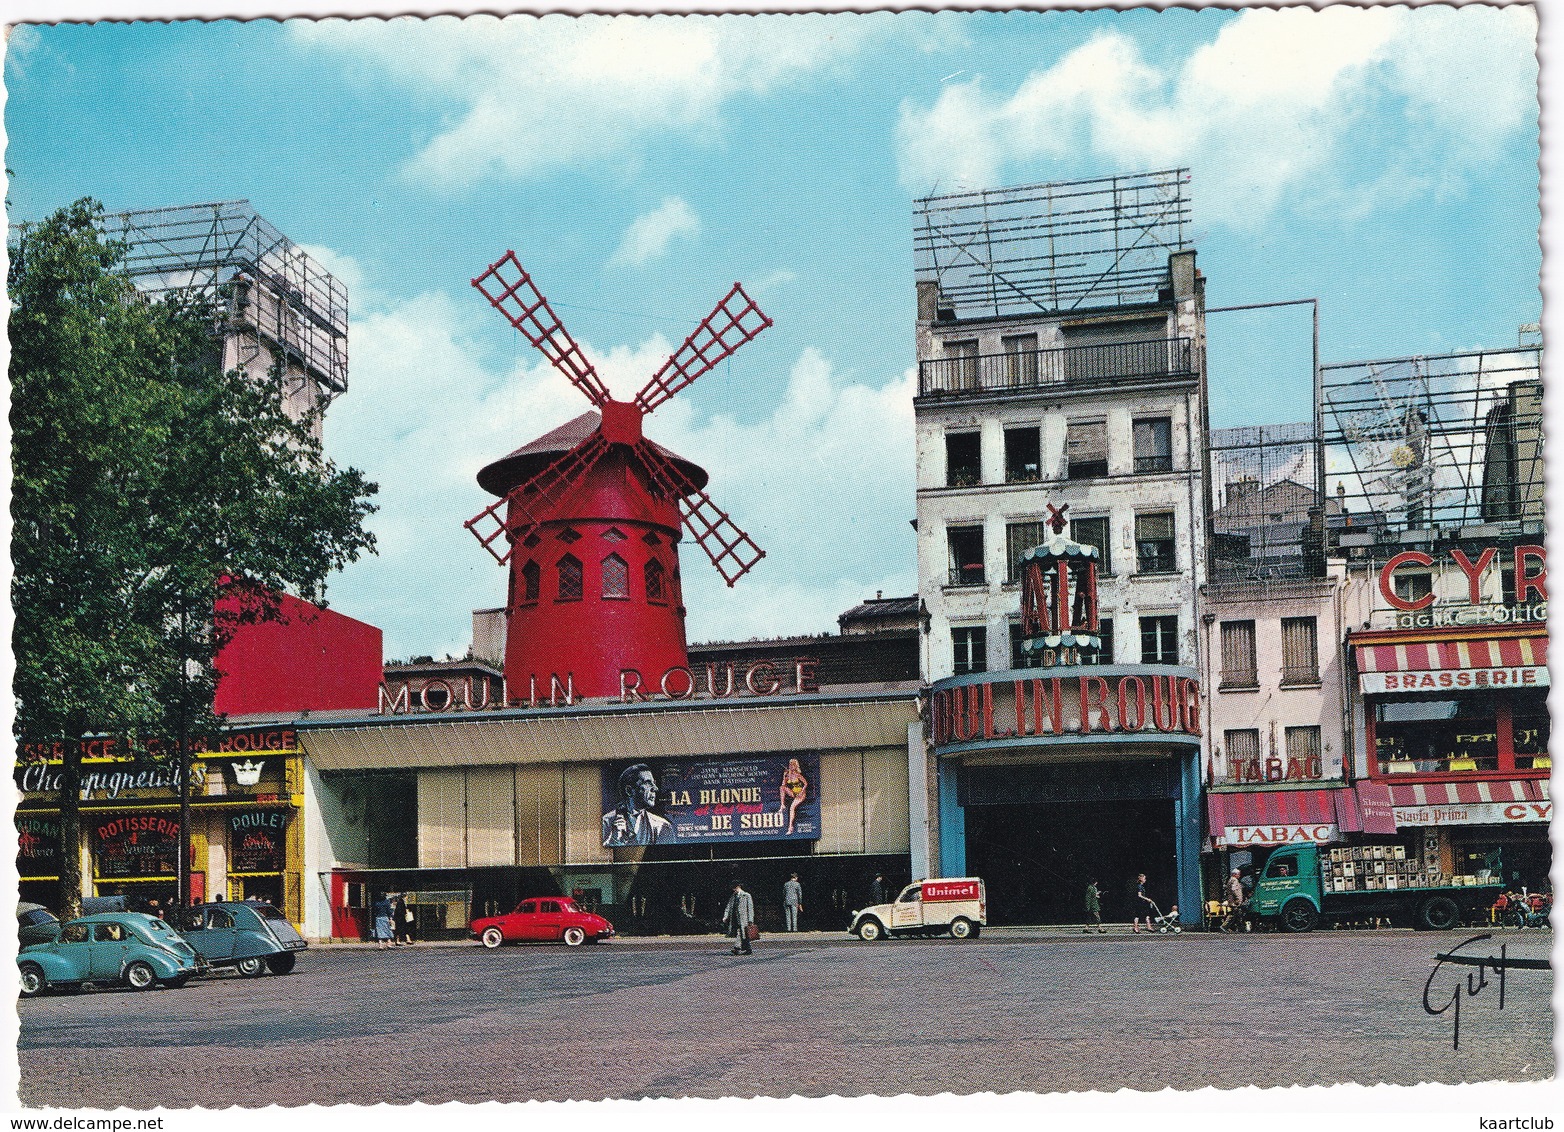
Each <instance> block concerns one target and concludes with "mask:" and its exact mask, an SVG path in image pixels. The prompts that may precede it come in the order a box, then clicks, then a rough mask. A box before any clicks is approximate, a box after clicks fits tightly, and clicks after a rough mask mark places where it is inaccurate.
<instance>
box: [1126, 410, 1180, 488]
mask: <svg viewBox="0 0 1564 1132" xmlns="http://www.w3.org/2000/svg"><path fill="white" fill-rule="evenodd" d="M1133 432H1134V440H1135V471H1136V473H1137V474H1146V473H1150V472H1171V471H1172V470H1173V421H1172V419H1171V418H1169V417H1145V418H1143V419H1141V420H1138V421H1136V422H1135V423H1134V426H1133Z"/></svg>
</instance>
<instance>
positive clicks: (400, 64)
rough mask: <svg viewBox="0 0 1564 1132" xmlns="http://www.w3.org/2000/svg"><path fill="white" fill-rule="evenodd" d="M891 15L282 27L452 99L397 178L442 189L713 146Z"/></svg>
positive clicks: (882, 26) (420, 92)
mask: <svg viewBox="0 0 1564 1132" xmlns="http://www.w3.org/2000/svg"><path fill="white" fill-rule="evenodd" d="M889 15H890V13H879V14H875V15H867V16H856V15H843V16H834V17H829V20H830V22H829V26H828V27H827V26H825V25H824V24H823V23H822V22H821V20H822V18H821V17H813V16H746V17H724V18H711V17H695V16H688V17H665V16H656V17H645V16H620V17H605V16H583V17H567V16H545V17H542V18H539V17H536V16H509V17H505V18H503V19H497V18H495V17H492V16H470V17H467V18H464V19H455V18H452V17H448V16H442V17H436V18H434V19H429V20H425V21H422V23H421V26H420V27H419V29H418V34H417V35H409V34H407V31H408V28H407V26H406V24H407V21H406V20H405V19H396V20H386V21H382V20H353V21H344V20H320V21H290V22H289V23H288V24H287V25H286V26H287V27H288V29H289V31H290V32H291V34H292V35H293V36H294V38H295V40H296V41H297V42H299V43H301V44H303V45H305V46H307V47H310V48H312V49H316V50H319V51H329V52H333V53H335V54H336V55H338V56H339V57H340V58H342V59H344V60H345V61H346V62H348V63H350V64H358V65H361V66H363V67H364V68H365V69H366V70H372V71H373V72H374V73H375V74H377V75H384V76H388V77H390V78H391V79H393V80H395V81H399V82H401V83H403V84H405V85H406V86H407V87H408V88H409V89H410V90H411V91H412V92H413V93H414V94H415V96H416V97H421V98H430V97H436V98H443V99H450V100H454V101H456V102H457V103H458V104H459V105H460V106H461V107H462V109H461V110H460V112H459V113H457V114H456V115H455V120H454V121H453V123H452V124H451V125H450V126H449V127H448V128H445V129H443V130H441V131H440V132H439V133H437V134H436V135H435V136H434V137H432V138H430V139H429V140H428V141H427V142H426V143H424V144H423V147H422V149H421V150H420V151H419V152H418V153H417V154H416V155H415V156H414V157H413V158H412V159H411V160H410V161H409V162H408V163H407V166H406V168H405V172H406V173H407V174H408V175H409V176H410V177H413V178H416V179H419V180H423V181H427V182H428V183H429V184H430V185H432V186H434V187H437V188H451V187H461V186H465V185H469V184H472V183H474V182H476V181H479V180H481V179H484V178H487V177H496V176H503V177H513V178H519V179H525V178H532V177H537V176H541V175H544V174H546V173H550V172H555V171H558V170H562V169H564V170H569V169H578V168H579V167H581V166H582V165H584V164H590V163H594V162H609V161H626V160H628V161H633V160H635V159H636V158H637V157H638V156H639V155H640V153H641V152H642V147H643V146H644V145H645V144H647V142H648V140H649V139H651V138H654V137H656V136H658V135H662V134H667V133H677V134H679V135H681V137H680V139H679V144H690V143H701V142H706V143H710V142H712V141H714V140H716V139H717V138H718V137H720V136H721V131H722V120H721V114H720V112H721V110H722V107H723V105H724V103H725V102H726V101H727V100H728V99H730V98H733V97H735V96H737V95H740V94H745V93H748V94H764V93H766V92H768V91H770V90H772V89H773V88H775V87H778V86H781V85H784V84H787V83H791V82H794V81H797V80H799V79H801V78H803V77H805V76H808V75H813V74H818V73H820V72H822V71H824V70H826V69H828V68H830V67H833V66H836V65H838V64H839V63H841V62H842V61H844V60H846V59H849V58H851V57H853V56H854V55H856V54H857V53H858V52H859V51H860V50H861V49H862V46H863V45H864V44H865V42H867V41H868V40H869V38H870V37H871V36H874V35H878V34H882V33H884V32H889V31H891V30H893V29H896V28H897V27H898V26H899V25H897V24H895V23H894V22H892V21H891V20H889V19H888V18H887V17H888V16H889Z"/></svg>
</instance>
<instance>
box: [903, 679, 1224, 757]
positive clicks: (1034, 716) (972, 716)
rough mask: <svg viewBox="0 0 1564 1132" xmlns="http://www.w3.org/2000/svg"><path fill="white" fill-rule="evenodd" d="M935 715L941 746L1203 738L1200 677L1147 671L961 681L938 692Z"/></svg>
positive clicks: (931, 708)
mask: <svg viewBox="0 0 1564 1132" xmlns="http://www.w3.org/2000/svg"><path fill="white" fill-rule="evenodd" d="M929 717H930V718H929V726H930V732H931V733H932V735H933V740H934V746H935V747H945V746H949V745H950V744H952V743H971V742H981V741H985V740H1002V739H1018V738H1029V737H1040V738H1041V737H1049V736H1055V737H1057V736H1093V735H1102V736H1103V737H1104V738H1109V737H1111V736H1112V735H1115V734H1118V735H1123V734H1127V733H1137V732H1158V733H1162V734H1169V735H1173V734H1178V735H1199V734H1200V733H1201V731H1200V682H1199V681H1198V680H1196V679H1195V678H1194V677H1191V676H1179V675H1174V674H1168V673H1146V674H1143V675H1142V674H1131V675H1110V676H1095V675H1084V674H1083V675H1070V676H1044V677H1034V678H1032V679H1028V680H988V681H982V682H977V683H970V684H955V685H952V686H949V687H944V688H937V689H936V690H935V692H934V694H933V696H932V697H931V698H930V703H929Z"/></svg>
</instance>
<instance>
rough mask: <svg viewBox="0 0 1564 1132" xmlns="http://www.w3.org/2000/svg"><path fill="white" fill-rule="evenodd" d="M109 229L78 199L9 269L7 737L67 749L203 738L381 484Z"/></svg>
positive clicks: (206, 305) (360, 535)
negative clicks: (253, 628) (134, 271)
mask: <svg viewBox="0 0 1564 1132" xmlns="http://www.w3.org/2000/svg"><path fill="white" fill-rule="evenodd" d="M100 220H101V208H100V207H99V206H98V205H97V204H96V203H95V202H92V201H90V200H83V201H78V202H77V203H76V204H74V205H71V206H70V207H68V208H64V209H61V210H60V211H59V212H57V213H55V214H54V215H53V216H50V217H49V218H48V219H46V220H43V221H40V222H37V223H33V224H24V225H22V226H21V227H20V228H19V230H18V231H17V232H16V233H15V234H14V235H13V245H12V247H11V266H10V272H9V277H8V280H7V282H8V285H9V288H10V298H11V303H12V310H11V318H10V339H11V363H10V380H11V430H12V433H11V435H12V497H11V516H12V521H13V528H12V545H11V556H12V563H13V580H12V593H11V596H12V606H13V612H14V616H15V621H14V629H13V635H12V646H13V653H14V656H15V662H16V676H15V691H16V722H15V728H16V732H17V736H18V738H22V739H26V740H27V741H49V740H63V741H65V743H66V750H67V751H68V752H73V753H74V750H75V746H76V744H75V742H74V740H75V739H78V738H80V737H81V736H82V735H84V734H89V733H108V734H115V735H125V736H137V735H141V736H151V735H157V736H160V737H166V736H171V735H173V734H175V729H176V727H177V728H178V730H180V731H183V730H185V728H186V727H188V728H190V733H191V734H197V733H200V731H201V730H203V729H206V728H209V727H210V726H211V725H212V724H214V723H215V722H216V720H215V719H213V718H212V715H211V703H212V691H213V688H214V687H215V681H216V677H217V673H216V671H215V668H214V659H215V657H216V655H217V653H218V652H219V651H220V650H221V648H222V646H223V645H224V644H225V643H226V641H227V639H228V638H229V637H230V636H231V635H232V632H233V631H234V629H235V628H236V627H237V626H238V625H239V624H241V623H243V622H245V621H253V620H258V619H264V618H268V617H271V616H274V615H275V610H276V595H277V594H278V593H280V592H283V591H291V592H293V593H295V594H297V595H298V596H300V597H302V598H305V599H306V600H310V601H317V602H318V601H319V600H320V599H321V597H322V595H323V593H324V587H325V583H326V580H327V578H328V577H329V576H330V575H331V574H332V573H333V572H335V571H336V570H338V569H340V568H341V567H342V566H344V565H346V564H347V563H349V562H352V561H354V560H355V559H357V558H358V557H359V556H360V555H361V554H363V553H366V552H372V551H373V549H374V536H373V535H372V534H371V533H370V532H369V531H368V530H366V529H365V527H364V521H365V520H366V519H367V517H368V516H369V515H370V514H371V513H372V512H373V511H374V509H375V508H374V506H373V505H372V504H371V503H370V502H369V499H370V496H372V495H373V494H374V492H375V490H376V488H375V485H374V484H371V483H368V482H366V481H365V480H364V477H363V476H362V474H361V473H360V472H358V471H357V470H355V469H339V468H337V467H335V466H334V465H333V464H332V463H331V462H330V461H329V460H328V459H327V458H326V457H325V455H324V453H323V452H322V449H321V445H320V443H319V441H318V440H317V439H316V438H315V437H314V435H313V433H312V431H311V428H310V422H309V421H295V420H292V419H290V418H289V417H288V416H287V415H286V413H285V412H284V411H283V407H282V397H281V390H280V388H279V385H280V382H281V377H280V369H279V370H278V371H276V372H277V373H278V376H276V377H275V378H274V379H273V380H272V381H270V382H266V381H263V382H256V381H253V380H250V379H248V378H246V377H245V376H244V375H243V374H242V373H241V372H239V371H224V370H223V369H222V365H221V357H222V355H221V323H220V319H219V314H220V310H219V308H218V306H217V305H216V304H214V302H212V301H211V300H210V299H206V300H203V299H198V298H194V297H191V296H188V295H183V294H180V293H174V294H173V295H171V296H169V297H168V298H165V299H162V300H157V301H152V300H149V299H148V298H147V297H146V296H144V295H142V294H141V293H140V292H138V291H137V290H136V288H135V286H134V284H133V283H132V282H131V280H130V279H129V278H128V277H127V276H126V275H125V274H124V273H123V271H122V270H121V265H122V261H123V258H124V247H123V246H122V245H118V244H115V243H113V242H111V241H107V240H105V238H104V237H103V234H102V230H101V223H100ZM225 596H226V597H228V598H229V599H230V600H221V599H223V598H224V597H225ZM234 598H238V599H239V600H232V599H234ZM219 607H221V609H222V610H223V611H224V612H223V613H221V614H220V615H218V614H214V610H216V609H218V608H219ZM66 761H67V764H68V765H67V766H66V768H65V771H66V779H67V785H66V787H65V789H66V792H67V793H70V794H72V795H73V797H72V798H71V799H65V798H62V823H61V824H62V831H61V832H62V839H63V840H64V841H65V843H66V845H67V846H71V847H74V844H75V837H76V830H75V828H74V826H75V825H76V821H75V809H76V807H75V804H74V792H75V786H74V783H75V780H76V777H77V775H78V774H79V764H78V765H76V766H72V765H69V764H71V763H72V762H74V761H75V759H74V758H73V757H68V758H67V760H66ZM67 810H69V811H70V813H69V814H67V813H66V811H67ZM67 820H68V821H69V824H70V825H71V826H72V827H73V828H72V829H71V830H69V831H67V830H65V829H64V828H63V827H64V826H65V824H66V822H67ZM74 859H75V853H74V848H72V849H71V850H70V851H67V852H64V853H62V855H61V860H62V868H63V867H68V866H69V865H70V864H71V863H72V862H73V861H74ZM61 880H62V889H65V891H66V892H67V898H68V899H69V898H70V897H69V895H68V894H69V891H70V890H69V888H68V882H67V878H66V877H64V876H63V875H62V878H61Z"/></svg>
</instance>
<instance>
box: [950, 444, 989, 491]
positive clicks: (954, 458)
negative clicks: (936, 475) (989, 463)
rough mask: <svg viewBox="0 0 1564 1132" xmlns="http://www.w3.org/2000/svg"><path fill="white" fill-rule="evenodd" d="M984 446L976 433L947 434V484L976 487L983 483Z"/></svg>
mask: <svg viewBox="0 0 1564 1132" xmlns="http://www.w3.org/2000/svg"><path fill="white" fill-rule="evenodd" d="M982 452H983V445H982V440H981V438H980V437H979V435H978V434H977V433H975V432H951V433H946V434H945V482H946V484H948V485H949V486H951V487H976V486H977V485H978V484H980V483H982V482H983V456H982Z"/></svg>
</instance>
